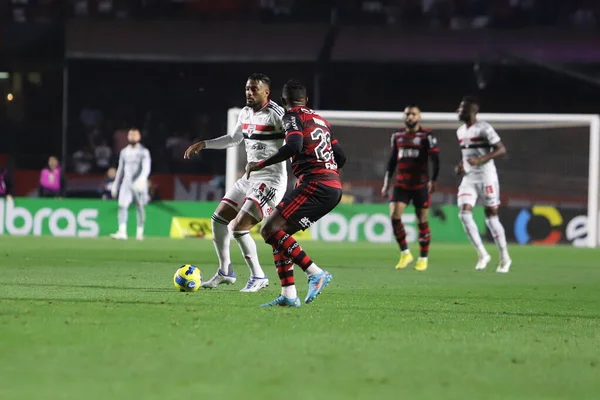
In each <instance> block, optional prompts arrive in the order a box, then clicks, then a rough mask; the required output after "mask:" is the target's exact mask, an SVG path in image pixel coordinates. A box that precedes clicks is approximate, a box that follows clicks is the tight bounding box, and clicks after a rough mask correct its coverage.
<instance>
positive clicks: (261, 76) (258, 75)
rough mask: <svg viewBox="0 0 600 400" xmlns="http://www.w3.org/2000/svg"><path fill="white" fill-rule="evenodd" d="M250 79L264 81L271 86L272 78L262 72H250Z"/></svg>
mask: <svg viewBox="0 0 600 400" xmlns="http://www.w3.org/2000/svg"><path fill="white" fill-rule="evenodd" d="M248 80H249V81H258V82H262V83H264V84H265V85H267V86H268V87H271V78H269V77H268V76H266V75H265V74H261V73H260V72H255V73H253V74H250V76H249V77H248Z"/></svg>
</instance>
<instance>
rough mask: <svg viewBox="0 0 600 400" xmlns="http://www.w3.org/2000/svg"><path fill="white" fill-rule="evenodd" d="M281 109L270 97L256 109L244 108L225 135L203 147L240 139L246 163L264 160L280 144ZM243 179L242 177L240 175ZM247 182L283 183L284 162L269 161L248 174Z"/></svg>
mask: <svg viewBox="0 0 600 400" xmlns="http://www.w3.org/2000/svg"><path fill="white" fill-rule="evenodd" d="M283 114H285V110H284V109H283V108H282V107H281V106H280V105H278V104H277V103H275V102H274V101H272V100H269V102H268V103H267V104H265V106H264V107H263V108H261V109H260V110H258V111H256V112H254V110H253V109H252V107H244V108H243V109H242V111H241V112H240V115H239V116H238V120H237V124H236V125H235V128H234V129H233V130H232V131H231V132H229V134H228V135H225V136H221V137H219V138H216V139H211V140H207V141H206V148H207V149H224V148H227V147H231V146H236V145H238V144H240V143H241V142H242V140H243V141H244V144H245V146H246V158H247V160H248V161H249V162H250V161H252V162H258V161H261V160H265V159H267V158H269V157H270V156H272V155H273V154H275V153H277V150H279V148H280V147H281V146H283V142H284V139H285V134H284V132H283V123H282V117H283ZM242 179H245V178H242ZM250 180H251V181H261V182H264V181H266V182H269V183H282V184H287V169H286V164H285V161H283V162H280V163H277V164H273V165H271V166H268V167H266V168H263V169H262V170H260V171H256V172H253V173H252V175H250Z"/></svg>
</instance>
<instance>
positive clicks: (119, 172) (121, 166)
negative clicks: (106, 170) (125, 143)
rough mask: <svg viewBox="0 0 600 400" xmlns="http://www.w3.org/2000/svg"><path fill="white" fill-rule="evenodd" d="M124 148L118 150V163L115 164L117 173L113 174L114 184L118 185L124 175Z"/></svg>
mask: <svg viewBox="0 0 600 400" xmlns="http://www.w3.org/2000/svg"><path fill="white" fill-rule="evenodd" d="M124 150H125V149H122V150H121V151H120V152H119V165H118V166H117V174H116V175H115V181H114V182H115V183H114V184H115V185H117V186H118V185H120V184H121V180H122V179H123V176H124V175H125V160H124V156H123V151H124Z"/></svg>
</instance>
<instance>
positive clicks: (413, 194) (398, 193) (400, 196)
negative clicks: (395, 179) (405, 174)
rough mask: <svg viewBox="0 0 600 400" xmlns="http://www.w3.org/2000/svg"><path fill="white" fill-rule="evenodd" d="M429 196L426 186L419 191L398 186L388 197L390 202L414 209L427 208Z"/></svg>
mask: <svg viewBox="0 0 600 400" xmlns="http://www.w3.org/2000/svg"><path fill="white" fill-rule="evenodd" d="M430 200H431V198H430V195H429V191H428V190H427V186H425V187H422V188H421V189H404V188H402V187H399V186H395V187H394V192H393V193H392V195H391V196H390V202H394V203H404V204H410V203H411V202H412V203H413V205H414V206H415V208H429V203H430Z"/></svg>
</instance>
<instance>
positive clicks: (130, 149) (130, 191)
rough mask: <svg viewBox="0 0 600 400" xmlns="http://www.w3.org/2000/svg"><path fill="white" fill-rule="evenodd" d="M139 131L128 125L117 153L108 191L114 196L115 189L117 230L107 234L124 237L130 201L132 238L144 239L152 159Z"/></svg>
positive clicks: (119, 237) (116, 237)
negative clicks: (134, 223) (123, 144)
mask: <svg viewBox="0 0 600 400" xmlns="http://www.w3.org/2000/svg"><path fill="white" fill-rule="evenodd" d="M141 139H142V135H141V133H140V131H139V130H138V129H130V130H129V132H128V133H127V140H129V145H127V146H126V147H125V148H124V149H123V150H121V153H120V154H119V167H118V168H117V176H116V177H115V181H114V183H113V185H112V189H111V195H112V197H113V199H114V198H116V197H117V192H118V193H119V198H118V203H119V214H118V221H119V230H118V231H117V232H116V233H113V234H111V235H110V236H111V237H112V238H113V239H121V240H125V239H127V214H128V209H129V206H130V205H131V202H132V201H133V202H134V203H135V208H136V211H137V230H136V235H135V237H136V239H137V240H143V239H144V222H145V220H146V211H145V207H146V204H148V176H149V175H150V166H151V164H152V160H151V158H150V152H149V151H148V149H147V148H145V147H144V146H143V145H142V144H141V143H140V140H141Z"/></svg>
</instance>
